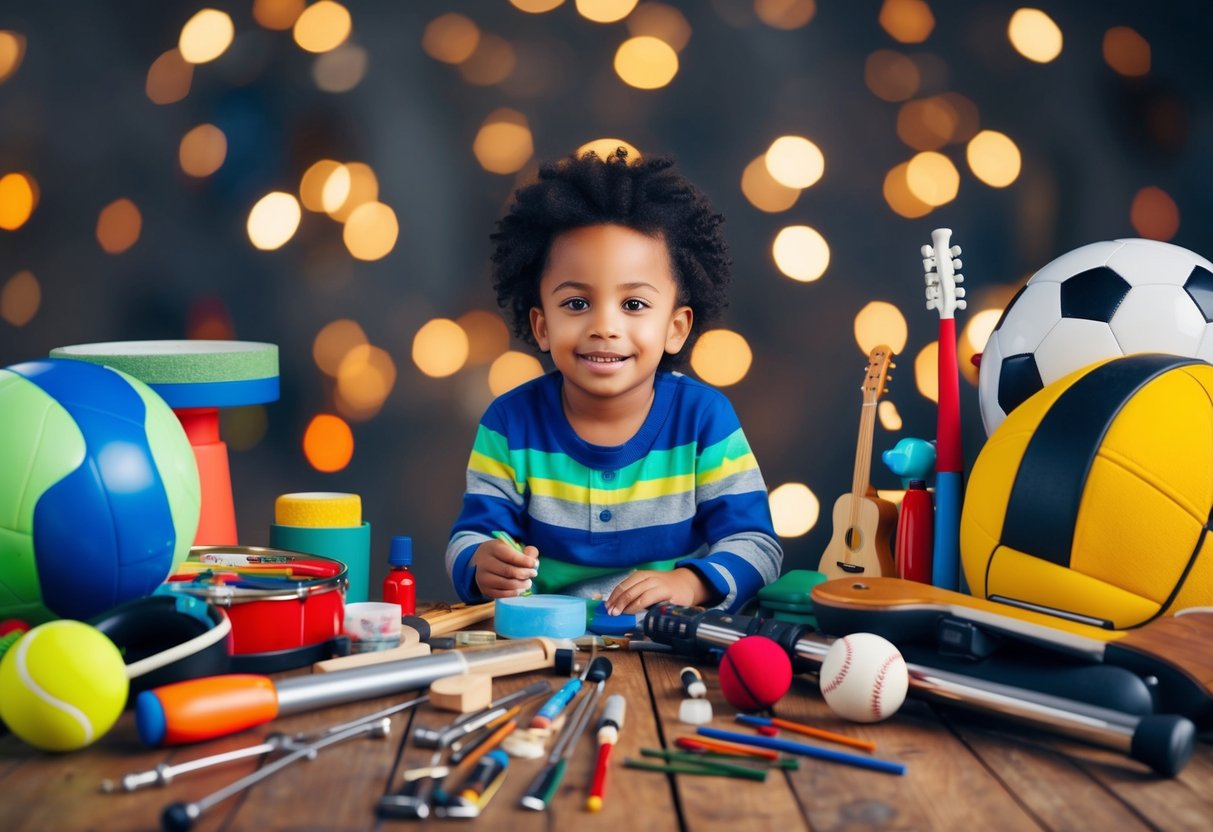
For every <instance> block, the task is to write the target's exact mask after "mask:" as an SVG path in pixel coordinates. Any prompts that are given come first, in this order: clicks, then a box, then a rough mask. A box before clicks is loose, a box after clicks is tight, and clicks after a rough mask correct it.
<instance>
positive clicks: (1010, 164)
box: [965, 130, 1023, 188]
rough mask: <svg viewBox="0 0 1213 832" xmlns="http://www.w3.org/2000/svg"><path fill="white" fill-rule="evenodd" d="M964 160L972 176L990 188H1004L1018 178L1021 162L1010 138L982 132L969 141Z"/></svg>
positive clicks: (987, 131) (993, 132)
mask: <svg viewBox="0 0 1213 832" xmlns="http://www.w3.org/2000/svg"><path fill="white" fill-rule="evenodd" d="M965 158H966V159H967V160H968V162H969V168H970V169H971V170H972V171H973V175H974V176H976V177H977V178H978V179H980V180H981V181H982V182H984V183H986V184H987V185H989V186H990V187H991V188H1005V187H1007V186H1008V185H1010V184H1011V183H1012V182H1014V181H1015V180H1016V179H1018V178H1019V171H1020V168H1021V167H1022V165H1023V161H1022V159H1021V158H1020V155H1019V148H1018V147H1016V145H1015V142H1013V141H1011V137H1010V136H1008V135H1006V134H1005V133H999V132H998V131H996V130H982V131H981V132H980V133H978V134H977V135H976V136H974V137H973V138H972V139H970V140H969V144H968V146H967V148H966V149H965Z"/></svg>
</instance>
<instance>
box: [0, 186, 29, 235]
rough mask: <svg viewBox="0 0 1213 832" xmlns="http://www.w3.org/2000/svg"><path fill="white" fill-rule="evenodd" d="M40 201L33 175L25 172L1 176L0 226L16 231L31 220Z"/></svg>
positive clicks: (6, 229)
mask: <svg viewBox="0 0 1213 832" xmlns="http://www.w3.org/2000/svg"><path fill="white" fill-rule="evenodd" d="M37 203H38V188H37V185H36V184H35V183H34V179H33V177H31V176H29V175H28V174H24V173H6V174H5V175H4V176H0V228H2V229H4V230H5V231H16V230H17V229H18V228H20V227H21V226H23V225H25V223H26V222H27V221H28V220H29V218H30V215H31V214H33V213H34V207H35V206H36V205H37Z"/></svg>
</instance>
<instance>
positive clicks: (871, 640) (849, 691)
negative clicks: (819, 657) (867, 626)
mask: <svg viewBox="0 0 1213 832" xmlns="http://www.w3.org/2000/svg"><path fill="white" fill-rule="evenodd" d="M820 679H821V695H822V696H824V697H825V700H826V704H827V705H829V706H830V710H832V711H833V712H834V713H836V714H838V715H839V716H840V717H842V718H843V719H849V720H851V721H852V722H880V720H882V719H888V718H889V717H891V716H892V715H893V714H895V713H897V709H898V708H900V707H901V703H902V702H904V701H905V699H906V689H907V688H908V687H909V686H910V674H909V672H908V671H907V670H906V662H905V659H903V658H902V657H901V653H900V652H899V651H898V649H897V648H896V647H894V646H893V644H892V643H891V642H890V641H888V640H887V639H884V638H881V637H880V636H878V635H874V634H872V633H852V634H851V635H849V636H843V637H842V638H840V639H838V640H837V641H835V642H834V643H833V644H831V645H830V650H829V652H828V653H826V658H825V661H824V662H822V663H821V674H820Z"/></svg>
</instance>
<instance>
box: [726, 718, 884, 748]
mask: <svg viewBox="0 0 1213 832" xmlns="http://www.w3.org/2000/svg"><path fill="white" fill-rule="evenodd" d="M736 718H737V721H738V722H740V723H741V724H742V725H773V726H775V727H776V728H783V729H784V730H785V731H793V732H795V733H797V734H804V735H805V736H806V737H816V738H817V739H819V740H826V741H827V742H836V743H838V744H839V745H849V746H850V747H851V748H862V749H863V750H865V751H875V750H876V743H874V742H871V741H870V740H858V739H855V738H854V737H848V736H845V735H843V734H835V733H834V732H833V731H825V730H822V729H821V728H814V727H813V726H811V725H805V724H803V723H800V722H792V721H791V720H787V719H779V718H778V717H770V718H768V717H765V716H754V715H753V714H737V717H736Z"/></svg>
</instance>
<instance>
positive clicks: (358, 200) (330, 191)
mask: <svg viewBox="0 0 1213 832" xmlns="http://www.w3.org/2000/svg"><path fill="white" fill-rule="evenodd" d="M347 177H348V181H347V179H346V178H347ZM377 199H379V177H377V176H376V175H375V171H373V170H372V169H371V166H370V165H368V164H365V163H363V162H347V163H345V164H344V165H342V166H340V167H339V168H336V169H335V170H333V172H332V173H330V174H329V177H328V179H327V180H326V181H325V184H324V189H323V195H322V197H321V201H322V202H323V203H324V208H325V211H327V212H328V215H329V216H330V217H332V218H333V219H335V220H336V221H337V222H345V221H346V220H348V219H349V218H350V215H351V214H353V213H354V211H355V209H357V208H358V206H360V205H364V204H366V203H368V202H374V201H376V200H377ZM334 205H335V206H336V207H332V206H334Z"/></svg>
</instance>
